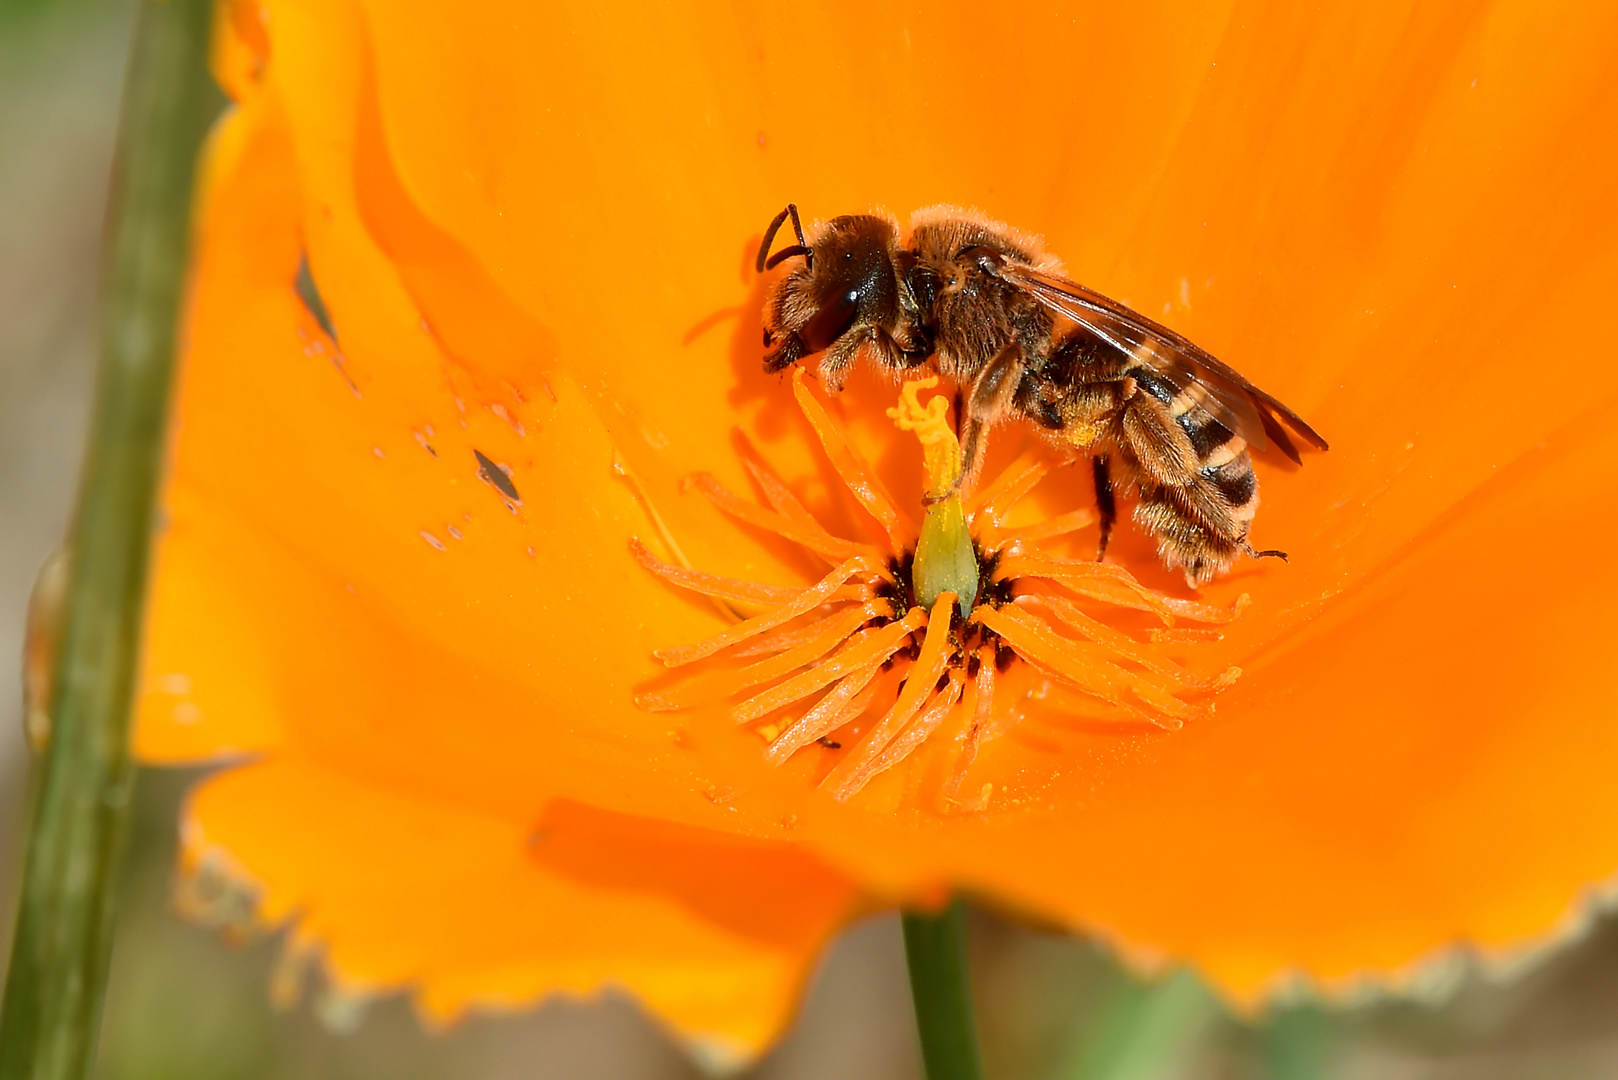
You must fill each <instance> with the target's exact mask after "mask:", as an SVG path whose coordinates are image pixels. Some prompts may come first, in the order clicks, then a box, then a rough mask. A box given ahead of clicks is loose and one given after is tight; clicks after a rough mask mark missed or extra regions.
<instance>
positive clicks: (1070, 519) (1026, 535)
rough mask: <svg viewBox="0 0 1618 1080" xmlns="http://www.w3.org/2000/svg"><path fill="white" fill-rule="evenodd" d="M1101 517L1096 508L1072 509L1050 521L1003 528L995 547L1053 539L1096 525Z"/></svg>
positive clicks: (1002, 547) (998, 548) (997, 537)
mask: <svg viewBox="0 0 1618 1080" xmlns="http://www.w3.org/2000/svg"><path fill="white" fill-rule="evenodd" d="M1099 520H1100V518H1099V517H1098V516H1097V515H1096V512H1095V511H1094V510H1083V509H1080V510H1070V511H1068V512H1067V513H1065V514H1062V515H1061V516H1060V517H1053V518H1051V519H1050V520H1049V521H1041V522H1039V523H1038V524H1037V525H1024V526H1022V527H1021V528H1016V529H1001V530H999V532H998V534H997V536H996V542H995V548H996V549H997V550H1000V549H1004V548H1007V547H1010V546H1011V545H1013V544H1019V545H1020V544H1037V543H1039V542H1040V541H1041V540H1053V539H1055V538H1056V537H1058V536H1066V535H1067V534H1068V533H1073V532H1078V531H1079V530H1080V529H1087V528H1089V527H1090V526H1091V525H1094V524H1095V523H1096V522H1097V521H1099Z"/></svg>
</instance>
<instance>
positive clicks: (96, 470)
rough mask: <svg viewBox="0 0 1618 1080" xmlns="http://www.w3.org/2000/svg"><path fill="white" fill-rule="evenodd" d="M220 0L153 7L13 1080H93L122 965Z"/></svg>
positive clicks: (135, 75) (112, 256) (120, 193)
mask: <svg viewBox="0 0 1618 1080" xmlns="http://www.w3.org/2000/svg"><path fill="white" fill-rule="evenodd" d="M211 13H212V4H211V3H210V0H167V2H159V0H141V3H140V10H139V14H138V18H137V22H136V30H135V43H134V50H133V53H132V56H131V62H130V71H129V76H128V81H127V83H126V84H125V89H124V104H123V117H122V120H121V125H120V130H119V145H118V157H117V165H116V169H115V172H114V176H113V186H112V201H111V205H110V208H109V220H108V223H107V225H108V227H107V232H106V256H105V257H106V262H105V265H104V267H103V275H104V277H103V296H102V305H103V306H102V316H101V317H102V335H101V363H100V373H99V383H98V387H97V400H96V407H95V415H94V418H93V420H92V423H91V435H90V445H89V452H88V456H87V459H86V462H85V469H84V476H83V482H82V488H81V491H80V500H79V508H78V516H77V519H76V521H75V523H74V526H73V530H72V535H71V538H70V541H69V550H70V552H71V559H72V562H71V566H72V572H71V578H70V580H69V582H68V584H67V587H66V590H65V592H64V594H63V597H62V600H61V611H60V616H61V623H60V634H59V637H58V640H57V641H56V643H55V656H56V662H55V665H54V672H53V673H52V674H51V676H50V684H49V685H50V690H49V693H48V695H46V698H45V700H46V702H47V712H48V716H49V728H48V732H42V734H44V735H45V736H46V738H47V739H48V748H47V749H46V751H45V756H44V757H43V759H42V760H41V761H40V762H39V763H38V769H37V772H36V775H35V776H34V778H33V780H34V782H33V785H32V790H31V792H30V804H29V821H30V832H29V837H28V854H27V860H26V863H25V865H24V871H23V883H22V896H21V900H20V904H19V909H18V914H17V928H16V936H15V938H14V941H13V944H12V953H11V966H10V970H9V971H8V973H7V977H6V990H5V1004H4V1011H3V1013H0V1080H80V1078H82V1077H84V1076H87V1075H88V1073H89V1070H90V1066H91V1063H92V1062H93V1059H94V1050H95V1043H96V1034H97V1028H98V1026H99V1022H100V1015H101V998H102V992H103V990H104V988H105V984H106V975H107V963H108V960H109V959H110V956H111V945H112V940H111V935H112V919H111V913H112V883H113V879H114V876H115V872H116V869H117V861H118V852H119V848H120V843H121V840H122V837H123V833H124V828H125V823H126V818H127V816H128V810H129V796H130V786H131V782H132V780H133V767H132V765H131V761H130V754H129V712H130V704H131V696H132V691H133V686H134V680H135V671H136V658H137V650H138V645H139V637H140V627H141V609H142V603H143V601H144V599H145V594H146V575H147V558H148V554H149V551H150V547H151V537H152V528H153V504H154V496H155V493H156V490H157V484H158V479H159V475H160V473H161V470H162V462H163V438H164V430H165V426H166V420H167V415H168V404H169V389H170V382H171V374H172V371H173V367H174V351H175V324H176V321H177V318H178V315H179V309H180V299H181V293H182V290H183V286H184V280H185V266H186V254H187V246H188V245H187V240H188V233H189V225H190V215H191V188H192V178H193V173H194V170H195V162H196V157H197V150H198V148H199V147H200V145H201V143H202V138H203V135H204V133H205V131H206V129H207V125H208V122H209V120H211V119H212V117H213V115H214V114H215V112H216V111H217V101H218V97H217V94H216V93H215V92H213V91H212V90H211V89H210V84H209V81H208V75H207V56H208V29H209V18H210V15H211Z"/></svg>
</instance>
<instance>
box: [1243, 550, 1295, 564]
mask: <svg viewBox="0 0 1618 1080" xmlns="http://www.w3.org/2000/svg"><path fill="white" fill-rule="evenodd" d="M1247 554H1248V556H1249V557H1250V558H1254V559H1280V560H1281V561H1282V562H1286V561H1287V553H1286V552H1284V551H1281V550H1279V549H1277V548H1266V549H1265V550H1264V551H1254V550H1253V549H1252V548H1248V549H1247Z"/></svg>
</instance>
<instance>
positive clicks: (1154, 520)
mask: <svg viewBox="0 0 1618 1080" xmlns="http://www.w3.org/2000/svg"><path fill="white" fill-rule="evenodd" d="M1129 374H1130V377H1132V378H1134V379H1135V382H1136V385H1137V387H1139V391H1138V392H1144V393H1145V394H1148V395H1150V396H1151V397H1152V398H1154V399H1156V402H1157V403H1159V404H1161V405H1162V406H1163V407H1164V408H1165V409H1166V411H1167V413H1168V415H1169V416H1171V417H1172V418H1173V422H1174V424H1175V425H1176V426H1177V427H1178V428H1179V430H1180V432H1181V433H1183V435H1184V436H1185V438H1186V439H1187V440H1188V441H1189V442H1190V444H1191V450H1192V451H1193V453H1194V454H1195V457H1196V462H1197V464H1196V468H1195V469H1194V470H1188V471H1187V474H1186V476H1185V482H1184V483H1172V484H1171V483H1163V482H1161V481H1162V479H1163V476H1162V474H1161V470H1159V475H1158V476H1157V477H1156V478H1153V477H1151V476H1149V475H1146V474H1147V473H1150V472H1151V471H1152V470H1149V469H1147V470H1142V475H1141V476H1140V480H1139V482H1138V487H1139V490H1140V502H1139V504H1138V505H1137V506H1136V508H1135V520H1136V522H1137V523H1138V524H1139V525H1140V526H1141V527H1142V528H1143V529H1145V530H1146V531H1147V532H1148V533H1150V534H1151V535H1152V536H1153V537H1155V538H1156V540H1157V549H1158V556H1159V558H1161V559H1162V560H1163V562H1164V563H1165V564H1167V565H1168V566H1171V567H1174V568H1177V569H1181V570H1184V571H1185V575H1186V578H1187V580H1188V581H1190V582H1191V583H1192V584H1193V585H1196V584H1200V583H1202V582H1204V581H1207V580H1208V579H1209V578H1211V577H1213V576H1214V575H1216V574H1220V573H1223V572H1224V571H1226V570H1228V569H1229V568H1230V566H1231V564H1232V563H1233V562H1234V561H1235V560H1236V557H1237V556H1238V555H1240V554H1241V553H1242V552H1243V551H1244V550H1246V547H1247V530H1248V527H1249V525H1250V524H1251V523H1252V520H1253V515H1254V513H1256V512H1257V510H1258V477H1257V476H1256V475H1254V473H1253V463H1252V459H1251V458H1250V457H1249V455H1248V450H1247V441H1246V440H1245V439H1243V438H1242V437H1241V436H1240V435H1237V434H1236V433H1235V432H1234V431H1232V430H1230V428H1228V427H1227V426H1225V424H1223V423H1221V422H1220V421H1219V420H1218V419H1216V418H1215V417H1214V416H1213V415H1212V414H1211V413H1209V412H1208V411H1207V410H1206V409H1204V408H1203V407H1202V402H1203V400H1204V399H1205V397H1206V391H1205V390H1204V388H1203V387H1202V386H1201V385H1199V384H1197V383H1191V384H1189V385H1187V386H1186V387H1184V388H1183V389H1178V390H1177V389H1175V387H1174V386H1173V385H1172V384H1171V383H1169V382H1168V381H1167V380H1166V379H1164V378H1163V377H1162V376H1160V375H1157V374H1156V373H1154V372H1151V371H1146V370H1142V369H1136V370H1135V371H1131V372H1130V373H1129ZM1130 449H1132V450H1134V449H1136V448H1134V447H1131V448H1130ZM1141 449H1144V448H1141Z"/></svg>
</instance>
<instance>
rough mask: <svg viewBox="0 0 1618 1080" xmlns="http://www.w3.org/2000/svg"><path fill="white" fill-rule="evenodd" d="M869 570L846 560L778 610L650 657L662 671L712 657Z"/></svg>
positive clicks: (865, 563)
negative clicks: (653, 658)
mask: <svg viewBox="0 0 1618 1080" xmlns="http://www.w3.org/2000/svg"><path fill="white" fill-rule="evenodd" d="M873 569H874V567H873V565H872V561H871V560H870V559H868V558H866V557H865V556H863V555H861V556H857V557H855V558H852V559H849V560H848V561H847V562H845V563H843V564H842V565H841V566H839V567H837V568H836V569H835V570H833V571H832V572H831V573H829V574H827V575H826V576H825V577H823V578H821V579H820V581H819V582H818V583H816V584H815V585H814V586H812V587H810V588H807V589H805V590H803V592H801V593H799V594H798V595H797V596H795V597H793V598H792V600H791V601H790V602H788V603H785V604H782V605H781V606H780V607H778V608H775V609H773V610H771V611H766V612H764V613H763V614H762V615H754V616H753V617H752V618H751V619H743V620H742V621H741V622H739V623H735V624H733V625H731V626H727V627H725V628H724V629H723V630H721V631H720V632H719V633H717V634H715V635H714V636H713V637H711V638H708V639H707V640H706V641H699V642H697V643H696V644H695V645H680V646H677V647H675V648H672V649H659V650H658V651H657V652H655V653H653V654H652V655H654V656H656V657H657V658H658V659H659V660H661V661H662V662H663V664H664V666H666V667H683V666H684V665H686V664H689V663H691V662H692V661H694V660H701V659H702V658H703V657H707V656H712V655H713V654H714V653H716V652H718V651H719V650H720V649H723V648H724V647H725V646H726V645H734V644H735V643H736V642H738V641H746V640H747V639H748V638H750V637H754V636H756V635H758V634H762V633H764V632H765V631H766V630H773V629H775V628H776V627H777V626H780V625H781V624H782V623H785V622H790V621H791V620H793V619H796V618H797V617H798V616H799V615H807V614H809V612H811V611H813V610H815V608H817V607H819V606H820V605H821V604H824V603H825V602H826V601H827V600H829V599H830V598H831V596H832V594H833V593H835V592H836V591H837V590H838V589H839V588H841V587H842V584H843V582H845V581H847V580H848V579H849V578H851V577H853V576H855V575H856V574H868V573H871V572H872V570H873Z"/></svg>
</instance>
